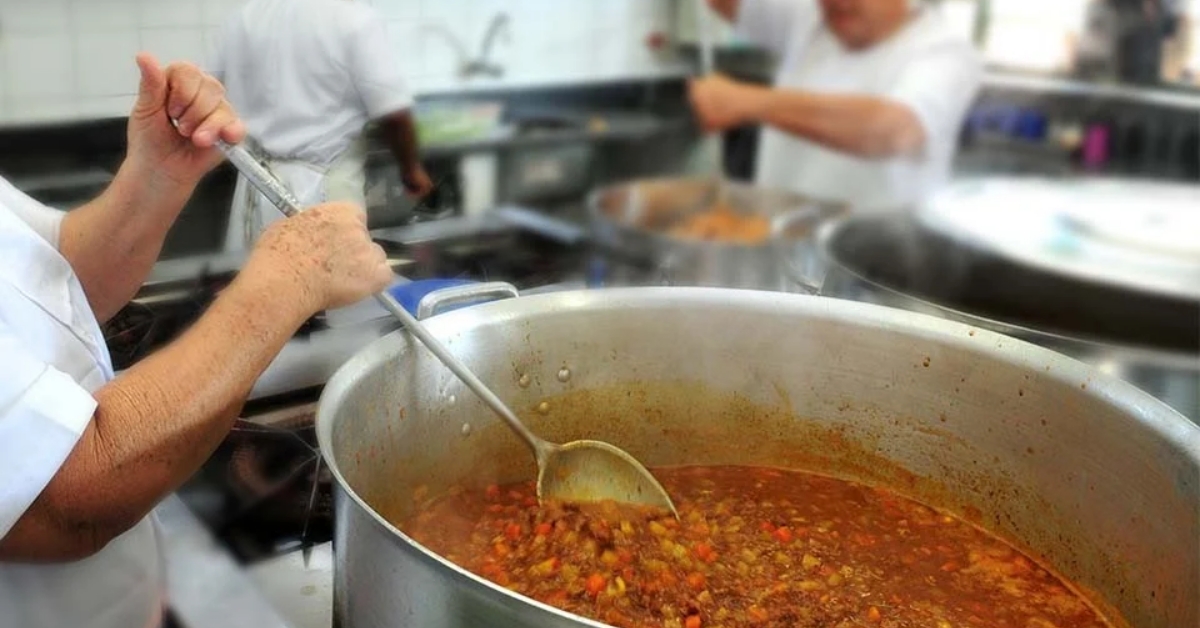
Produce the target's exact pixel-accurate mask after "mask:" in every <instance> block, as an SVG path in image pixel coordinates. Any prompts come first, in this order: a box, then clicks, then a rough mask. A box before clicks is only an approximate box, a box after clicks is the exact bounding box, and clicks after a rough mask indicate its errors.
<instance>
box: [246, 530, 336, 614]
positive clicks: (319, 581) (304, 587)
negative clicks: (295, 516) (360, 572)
mask: <svg viewBox="0 0 1200 628" xmlns="http://www.w3.org/2000/svg"><path fill="white" fill-rule="evenodd" d="M247 575H248V576H249V578H250V580H251V581H252V582H253V583H254V585H255V586H256V587H257V588H258V590H259V591H260V592H261V593H262V595H263V598H264V599H265V600H266V601H267V602H268V603H269V604H270V605H271V606H273V607H274V608H276V609H279V613H280V614H281V615H283V618H284V620H285V621H286V622H287V623H288V625H289V626H291V628H330V626H332V625H333V544H332V543H325V544H322V545H318V546H316V547H314V548H313V550H312V555H311V556H310V557H309V561H308V565H307V566H306V565H305V564H304V557H303V555H302V554H301V553H300V552H299V551H295V552H292V553H290V554H285V555H283V556H280V557H278V558H273V559H271V560H268V561H265V562H262V563H259V564H257V565H254V566H252V567H250V569H249V570H248V572H247Z"/></svg>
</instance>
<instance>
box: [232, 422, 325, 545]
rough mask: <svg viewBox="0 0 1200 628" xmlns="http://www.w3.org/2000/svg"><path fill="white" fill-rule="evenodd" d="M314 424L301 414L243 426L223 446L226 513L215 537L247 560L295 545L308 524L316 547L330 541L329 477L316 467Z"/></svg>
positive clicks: (318, 454)
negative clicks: (317, 544) (314, 496)
mask: <svg viewBox="0 0 1200 628" xmlns="http://www.w3.org/2000/svg"><path fill="white" fill-rule="evenodd" d="M313 420H314V415H313V414H312V413H303V414H299V415H297V416H295V417H292V418H289V419H285V420H284V421H281V422H277V423H274V424H272V425H262V424H257V423H250V422H247V421H241V422H239V425H238V426H237V427H235V428H234V430H233V431H232V432H231V433H230V436H229V438H228V439H227V440H226V442H225V444H224V446H223V449H225V450H227V452H228V454H227V459H226V463H225V472H224V474H223V475H224V481H223V484H224V485H225V486H226V490H227V496H228V505H229V507H228V508H227V510H226V515H225V516H223V517H222V519H221V521H220V523H219V525H218V529H217V533H218V535H219V536H220V537H221V538H222V539H223V540H225V541H226V542H227V543H228V544H229V545H230V546H231V547H232V548H233V549H234V550H235V552H236V553H238V554H239V555H241V556H242V557H243V558H244V559H245V560H249V561H253V560H256V559H258V558H262V557H266V556H270V555H273V554H275V553H279V552H282V551H285V550H286V549H287V548H289V547H292V546H294V545H296V543H297V542H299V541H300V537H301V536H302V534H303V532H304V528H305V523H306V522H308V528H309V536H310V538H311V539H312V540H313V541H314V542H316V543H321V542H325V541H327V540H330V539H331V538H332V525H333V523H332V522H333V477H332V474H331V473H330V472H329V470H328V467H326V466H325V465H318V460H319V456H320V452H319V450H318V449H317V446H316V431H315V427H314V426H313ZM314 483H315V485H316V499H315V501H313V503H312V504H311V508H310V497H311V495H312V492H313V489H314Z"/></svg>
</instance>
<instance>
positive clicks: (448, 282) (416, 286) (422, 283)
mask: <svg viewBox="0 0 1200 628" xmlns="http://www.w3.org/2000/svg"><path fill="white" fill-rule="evenodd" d="M475 283H479V282H478V281H472V280H470V279H421V280H418V281H410V282H408V283H406V284H400V285H398V286H392V287H391V288H388V294H390V295H392V297H393V298H394V299H396V301H398V302H399V303H400V305H402V306H404V309H406V310H408V313H409V314H412V315H413V316H416V315H417V306H419V305H420V304H421V299H423V298H425V295H427V294H429V293H431V292H437V291H438V290H442V289H445V288H456V287H458V286H466V285H469V284H475ZM471 305H475V302H471V301H467V302H464V303H458V304H455V305H451V306H447V307H446V309H445V310H443V312H449V311H452V310H457V309H461V308H464V307H468V306H471Z"/></svg>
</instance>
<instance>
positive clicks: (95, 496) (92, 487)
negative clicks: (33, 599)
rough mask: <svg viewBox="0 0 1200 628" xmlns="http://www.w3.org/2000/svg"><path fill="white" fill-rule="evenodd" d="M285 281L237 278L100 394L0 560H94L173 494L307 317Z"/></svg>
mask: <svg viewBox="0 0 1200 628" xmlns="http://www.w3.org/2000/svg"><path fill="white" fill-rule="evenodd" d="M288 281H290V279H289V278H287V277H283V278H281V279H278V280H271V281H267V280H265V279H264V278H254V277H245V278H243V277H239V278H238V279H237V280H235V281H234V283H233V284H232V285H231V286H230V288H228V289H227V290H226V291H225V292H223V293H222V294H221V296H220V297H219V298H218V299H217V300H216V301H215V302H214V303H213V305H212V306H211V307H210V308H209V311H208V312H207V313H206V314H205V315H204V316H203V317H201V318H200V320H199V321H197V323H196V324H195V325H194V326H193V327H192V328H191V329H189V330H188V331H187V332H186V333H185V334H184V335H183V336H182V337H180V339H179V340H177V341H176V342H174V343H172V344H171V345H169V346H167V347H166V348H164V349H162V350H161V351H159V352H157V353H155V354H153V355H151V356H150V357H148V358H146V359H145V360H143V361H141V362H139V363H138V364H136V365H135V366H133V367H132V368H130V369H129V370H128V371H126V372H124V373H123V374H122V375H121V376H120V377H118V378H117V379H116V380H114V381H112V382H110V383H109V384H107V385H105V386H104V387H103V388H101V389H100V390H98V391H97V392H96V395H95V397H96V400H97V402H98V404H99V405H98V407H97V410H96V412H95V415H94V416H93V418H92V422H91V424H90V425H89V426H88V428H87V430H86V431H85V432H84V434H83V436H82V437H81V439H80V441H79V443H78V444H77V445H76V447H75V449H74V450H73V451H72V453H71V455H70V456H69V457H68V458H67V461H66V462H65V463H64V464H63V466H62V467H61V468H60V469H59V471H58V473H57V474H56V475H55V476H54V478H53V479H52V480H51V482H50V484H49V485H48V486H47V488H46V489H45V491H43V493H42V494H41V496H40V497H39V498H38V500H37V501H35V503H34V504H33V506H32V507H31V508H30V509H29V511H27V512H26V514H25V515H24V516H23V517H22V519H21V520H20V521H18V523H17V525H16V526H15V527H14V528H13V529H12V531H11V532H10V533H9V534H8V535H7V536H6V537H5V538H4V539H3V540H0V559H6V560H22V561H42V562H45V561H64V560H75V559H79V558H83V557H86V556H88V555H91V554H93V553H95V552H97V551H99V550H100V549H102V548H103V547H104V545H105V544H106V543H108V541H110V540H111V539H113V538H115V537H116V536H119V535H120V534H123V533H124V532H125V531H126V530H128V529H129V528H131V527H132V526H133V525H136V523H137V522H138V521H141V520H142V518H144V517H145V516H146V515H147V514H148V513H149V512H150V511H151V510H152V509H153V508H154V506H155V505H156V504H157V503H158V502H159V501H160V500H161V499H162V498H163V497H165V496H166V495H168V494H169V493H171V492H172V491H174V490H175V489H177V488H178V487H179V486H180V485H181V484H182V483H183V482H184V481H185V480H186V479H187V478H188V477H189V476H191V475H192V474H193V473H195V472H196V471H197V470H198V469H199V468H200V465H201V464H203V463H204V461H205V460H206V459H207V458H208V456H209V455H210V454H211V453H212V451H213V450H214V449H215V448H216V447H217V445H218V444H220V442H221V441H222V439H224V437H225V435H226V434H227V433H228V431H229V429H230V427H231V425H232V423H233V421H234V419H235V418H236V415H237V412H238V411H239V410H240V408H241V404H242V403H243V402H244V400H245V398H246V396H247V395H248V394H249V392H250V390H251V388H252V386H253V384H254V382H255V381H256V380H257V379H258V377H259V375H261V373H262V372H263V371H264V370H265V369H266V367H267V366H268V365H269V364H270V363H271V360H272V359H274V357H275V355H277V354H278V352H279V351H280V350H281V349H282V347H283V346H284V344H285V343H286V342H287V340H288V339H289V338H290V337H291V336H292V334H293V333H294V332H295V330H296V329H297V328H298V327H299V326H300V324H301V323H302V322H303V321H304V320H305V318H306V317H307V316H309V315H310V314H311V312H310V310H312V309H313V308H310V307H308V306H307V305H304V304H297V303H292V304H288V305H280V300H279V299H275V298H272V296H271V295H276V294H295V293H296V292H295V291H294V290H293V289H292V288H293V287H291V286H289V285H287V282H288Z"/></svg>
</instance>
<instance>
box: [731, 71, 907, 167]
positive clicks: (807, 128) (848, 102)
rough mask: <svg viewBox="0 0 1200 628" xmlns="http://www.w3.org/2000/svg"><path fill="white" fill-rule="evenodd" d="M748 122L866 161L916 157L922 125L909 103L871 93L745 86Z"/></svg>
mask: <svg viewBox="0 0 1200 628" xmlns="http://www.w3.org/2000/svg"><path fill="white" fill-rule="evenodd" d="M746 89H747V92H746V93H747V97H748V100H747V104H746V107H747V117H748V121H752V122H759V123H762V124H767V125H770V126H773V127H775V128H777V129H780V130H783V131H785V132H787V133H790V134H792V135H795V136H797V137H802V138H804V139H807V140H811V141H813V142H816V143H818V144H822V145H824V146H827V147H829V148H833V149H835V150H839V151H842V152H846V153H850V154H852V155H855V156H857V157H863V158H867V159H886V158H890V157H898V156H919V155H920V154H921V153H922V151H923V150H924V148H925V140H926V138H925V129H924V128H923V127H922V125H921V121H920V119H918V118H917V115H916V114H915V113H914V112H913V110H912V109H910V108H909V107H908V106H906V105H903V104H901V103H898V102H895V101H891V100H888V99H886V98H879V97H875V96H858V95H852V94H818V93H815V92H806V91H799V90H786V89H775V88H766V87H757V86H746Z"/></svg>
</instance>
